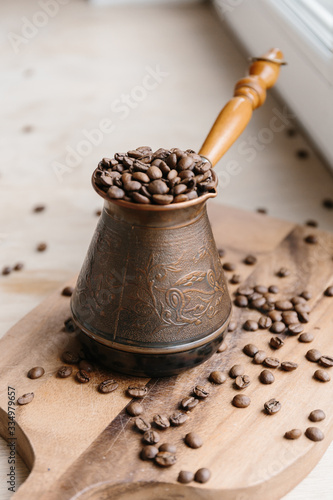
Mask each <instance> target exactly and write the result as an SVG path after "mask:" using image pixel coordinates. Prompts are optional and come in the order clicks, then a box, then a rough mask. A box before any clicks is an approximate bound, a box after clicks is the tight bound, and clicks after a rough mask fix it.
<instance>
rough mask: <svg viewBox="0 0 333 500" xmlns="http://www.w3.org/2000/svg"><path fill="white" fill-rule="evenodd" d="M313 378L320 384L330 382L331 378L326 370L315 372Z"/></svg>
mask: <svg viewBox="0 0 333 500" xmlns="http://www.w3.org/2000/svg"><path fill="white" fill-rule="evenodd" d="M313 376H314V378H315V379H317V380H319V381H320V382H329V381H330V380H331V377H330V375H329V373H328V372H327V371H326V370H316V371H315V372H314V374H313Z"/></svg>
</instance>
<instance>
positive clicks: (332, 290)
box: [324, 286, 333, 297]
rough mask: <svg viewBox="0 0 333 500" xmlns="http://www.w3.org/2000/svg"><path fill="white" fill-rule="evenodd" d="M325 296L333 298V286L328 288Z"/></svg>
mask: <svg viewBox="0 0 333 500" xmlns="http://www.w3.org/2000/svg"><path fill="white" fill-rule="evenodd" d="M324 295H325V296H326V297H333V286H329V287H327V288H326V290H325V292H324Z"/></svg>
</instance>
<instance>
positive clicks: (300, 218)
mask: <svg viewBox="0 0 333 500" xmlns="http://www.w3.org/2000/svg"><path fill="white" fill-rule="evenodd" d="M38 12H40V8H39V7H38V4H36V3H34V2H26V1H24V0H17V1H16V2H7V3H2V4H1V6H0V13H1V15H0V19H1V34H2V39H3V43H2V44H1V48H0V54H1V57H2V60H3V61H4V65H5V72H4V74H3V79H2V84H1V85H2V88H1V90H2V93H3V94H4V95H6V99H5V100H4V102H3V103H2V118H3V120H2V123H1V138H2V141H1V152H0V155H1V163H0V203H1V210H0V244H1V256H2V257H1V265H2V266H5V265H14V264H15V263H16V262H19V261H21V262H23V263H24V265H25V269H24V271H21V272H16V273H13V274H11V275H9V276H2V277H0V302H1V304H2V308H1V309H2V311H1V312H2V314H1V319H0V334H1V335H3V334H4V333H5V332H6V331H7V330H8V329H9V327H10V326H12V325H13V324H14V323H16V322H17V321H18V320H19V319H20V318H21V317H22V316H23V315H24V314H26V313H27V312H28V311H30V310H31V309H32V308H33V307H34V306H35V305H37V304H38V303H39V302H40V301H41V300H42V299H43V298H44V297H45V296H47V295H48V294H49V293H50V292H51V291H53V290H55V289H56V288H57V286H59V284H61V283H62V282H63V281H64V280H66V279H67V278H68V277H69V276H71V275H72V274H73V273H74V272H75V271H78V270H79V268H80V266H81V262H82V259H83V257H84V255H85V252H86V249H87V245H88V243H89V241H90V238H91V235H92V232H93V229H94V227H95V225H96V221H97V217H96V216H95V215H94V213H95V210H96V209H98V208H101V206H102V202H101V200H99V199H98V198H97V195H96V194H95V193H94V192H93V190H92V189H91V187H90V176H91V172H92V170H93V168H94V167H95V165H96V164H97V162H98V161H99V159H100V158H101V157H103V156H110V155H112V154H113V153H114V152H116V151H122V150H127V149H130V148H133V147H137V146H139V145H146V144H147V145H150V146H152V147H153V148H158V147H160V146H164V147H173V146H178V147H184V148H187V147H192V148H193V149H199V147H200V145H201V143H202V141H203V139H204V137H205V134H206V133H207V132H208V129H209V128H210V126H211V124H212V122H213V121H214V119H215V116H216V115H217V113H218V112H219V110H220V108H221V107H222V106H223V104H224V103H225V102H226V100H227V99H228V98H229V97H230V96H231V94H232V89H233V85H234V83H235V81H236V80H237V79H238V78H239V77H241V76H242V75H243V74H244V70H245V68H246V66H247V62H246V59H245V58H244V56H243V55H242V54H241V53H240V52H239V51H238V49H237V48H236V46H235V43H234V41H233V40H232V39H231V38H230V35H229V34H228V33H227V31H226V29H225V27H224V26H223V25H221V24H220V22H219V21H218V20H217V18H216V16H214V14H213V12H211V11H210V9H209V7H208V6H206V5H195V6H189V5H187V6H183V7H176V6H174V5H173V6H169V7H160V8H153V7H142V8H140V7H135V8H133V7H132V8H128V7H127V8H126V7H114V8H100V9H98V8H93V7H91V6H89V5H87V4H86V2H84V1H78V0H72V1H71V2H70V3H69V4H68V5H60V4H59V11H58V13H57V14H56V15H54V16H49V18H48V19H47V22H46V23H45V26H43V27H40V28H38V29H36V30H35V31H33V32H30V38H29V39H28V38H25V39H24V40H25V41H22V39H20V42H18V41H17V40H16V46H15V47H16V49H17V53H15V51H14V48H13V45H12V44H13V43H14V42H13V39H14V38H13V35H12V34H13V33H14V34H16V35H20V36H22V29H24V26H25V23H26V21H25V20H24V19H23V18H26V19H28V20H30V21H32V20H37V22H38V19H40V20H41V19H42V18H40V17H39V18H38V16H37V17H36V15H37V13H38ZM43 19H44V20H45V16H44V17H43ZM25 29H27V28H25ZM31 33H33V35H31ZM267 48H268V47H263V50H266V49H267ZM282 49H283V47H282ZM286 59H288V55H287V54H286ZM283 71H288V67H286V68H283ZM283 71H282V76H281V77H282V78H283ZM148 75H150V76H148ZM138 87H139V88H138ZM153 87H154V88H153ZM126 95H131V96H132V97H130V101H129V102H130V104H125V103H124V101H126V100H127V97H126ZM120 101H123V102H120ZM120 105H122V106H123V107H122V108H120V107H119V106H120ZM281 115H282V116H283V119H282V120H281V118H280V122H279V123H280V124H281V130H280V131H279V132H275V133H272V132H271V123H272V122H271V120H272V118H274V117H276V116H278V117H279V116H280V117H281ZM288 116H289V115H288V113H286V110H284V109H283V105H282V104H281V103H279V102H278V101H276V100H275V98H274V96H272V95H269V97H268V99H267V102H266V103H265V105H264V107H263V108H260V109H259V110H258V111H256V114H255V116H254V118H253V121H252V122H251V124H250V125H249V127H248V129H247V130H246V131H245V132H244V134H243V136H242V137H241V138H240V139H239V140H238V142H237V143H236V144H235V145H234V147H233V148H232V149H231V150H230V151H229V152H228V153H227V155H226V156H225V158H224V159H223V160H222V161H221V162H220V164H219V165H218V166H217V172H218V173H219V179H220V193H219V200H220V201H221V202H222V201H223V203H226V204H229V205H233V206H236V207H239V208H244V209H245V210H255V209H256V208H258V207H265V208H267V209H268V212H269V214H270V215H273V216H276V217H281V218H284V219H287V220H290V221H295V222H299V223H303V222H304V221H305V220H307V219H315V220H317V221H318V222H319V226H320V227H321V228H322V229H326V230H329V231H332V230H333V212H332V211H329V210H327V209H324V208H323V207H322V204H321V202H322V199H323V198H325V197H331V198H332V197H333V177H332V175H331V173H330V172H329V171H328V170H327V169H326V168H325V166H324V165H323V164H322V162H321V161H320V159H318V157H317V156H316V154H315V152H314V151H313V150H312V149H311V147H310V146H309V144H308V140H307V139H306V138H304V137H303V136H302V135H301V133H296V135H293V136H292V137H291V136H290V135H288V131H289V130H290V129H294V128H295V127H294V124H293V123H287V118H288ZM286 117H287V118H286ZM106 119H108V120H111V122H112V131H110V132H107V133H102V135H101V132H96V129H97V128H98V127H99V126H100V125H101V121H102V122H103V124H104V126H105V124H106ZM282 125H283V126H282ZM108 126H110V124H109V123H108ZM93 131H94V132H93ZM87 136H89V137H90V142H88V143H87ZM82 141H86V142H85V147H86V149H82V148H84V146H83V142H82ZM91 141H94V142H95V145H93V144H92V143H91ZM87 144H88V146H87ZM80 148H81V149H80ZM73 149H74V150H78V149H79V150H80V151H81V155H77V154H76V155H75V158H73V155H72V158H69V157H68V152H69V151H73ZM300 150H305V151H307V153H308V157H307V158H303V159H301V158H299V157H298V156H297V151H300ZM66 155H67V161H66ZM69 160H71V162H70V161H69ZM61 168H62V169H66V171H65V172H64V173H63V175H62V176H60V175H59V171H60V169H61ZM230 172H231V173H230ZM56 173H58V175H57V174H56ZM38 204H45V205H46V206H47V208H46V210H45V212H41V213H39V214H35V213H33V211H32V209H33V207H34V206H35V205H38ZM221 217H223V211H221ZM44 241H45V242H47V243H48V249H47V251H46V252H44V253H38V252H36V251H35V247H36V245H37V244H38V243H40V242H44ZM0 458H1V462H0V470H1V475H0V478H1V479H0V497H1V498H3V499H4V500H6V499H7V498H9V495H8V492H7V487H6V484H5V474H6V473H7V467H8V465H7V448H6V446H5V443H1V450H0ZM332 466H333V448H332V446H331V448H330V449H329V450H328V451H327V453H326V455H325V456H324V458H323V459H322V461H321V463H320V464H319V465H318V466H317V467H316V469H315V470H314V471H313V472H312V473H311V474H310V475H309V476H308V477H307V479H306V480H305V481H303V483H301V484H300V485H299V486H298V487H297V488H296V489H295V490H294V491H293V492H292V493H290V494H289V495H288V496H287V497H286V498H287V499H288V500H296V499H300V498H302V499H304V498H305V499H306V500H311V499H317V498H319V497H320V498H321V499H322V500H326V499H327V500H328V499H329V498H331V497H332V489H333V487H332V483H330V481H331V479H330V470H331V469H332ZM17 472H18V473H19V478H18V482H17V484H19V482H20V481H21V480H23V478H24V477H25V474H26V471H25V467H24V465H23V464H20V465H19V466H18V467H17Z"/></svg>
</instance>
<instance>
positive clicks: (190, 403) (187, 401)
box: [180, 396, 199, 411]
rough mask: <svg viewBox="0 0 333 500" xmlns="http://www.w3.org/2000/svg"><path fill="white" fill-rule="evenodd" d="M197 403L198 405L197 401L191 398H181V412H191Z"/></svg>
mask: <svg viewBox="0 0 333 500" xmlns="http://www.w3.org/2000/svg"><path fill="white" fill-rule="evenodd" d="M198 403H199V400H198V399H196V398H194V397H192V396H187V397H186V398H183V399H182V400H181V402H180V405H181V407H182V408H183V410H186V411H191V410H193V408H195V407H196V406H197V404H198Z"/></svg>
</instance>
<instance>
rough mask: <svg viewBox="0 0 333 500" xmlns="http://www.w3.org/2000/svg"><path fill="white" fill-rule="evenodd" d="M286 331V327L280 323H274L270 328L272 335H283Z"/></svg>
mask: <svg viewBox="0 0 333 500" xmlns="http://www.w3.org/2000/svg"><path fill="white" fill-rule="evenodd" d="M285 329H286V325H285V324H284V323H282V321H274V323H273V324H272V326H271V327H270V331H271V332H272V333H283V332H284V331H285Z"/></svg>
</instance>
